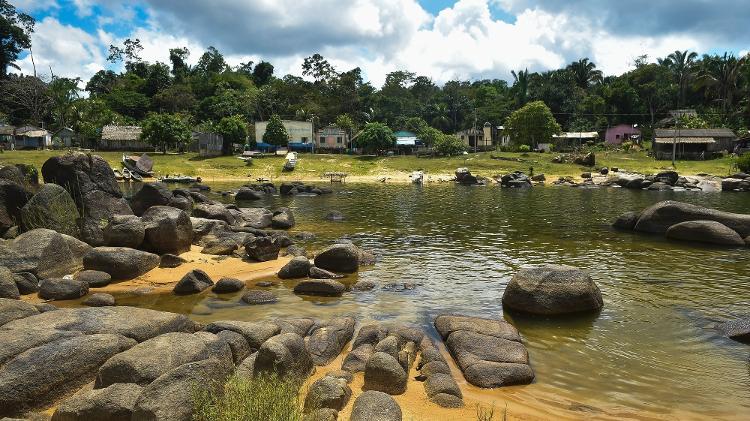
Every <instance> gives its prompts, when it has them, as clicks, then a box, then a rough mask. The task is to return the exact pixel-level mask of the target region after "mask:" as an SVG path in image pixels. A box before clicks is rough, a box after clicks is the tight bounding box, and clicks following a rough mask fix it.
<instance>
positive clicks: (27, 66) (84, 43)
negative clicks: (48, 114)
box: [18, 17, 105, 80]
mask: <svg viewBox="0 0 750 421" xmlns="http://www.w3.org/2000/svg"><path fill="white" fill-rule="evenodd" d="M32 45H33V48H34V61H35V63H36V69H37V73H38V74H45V75H49V73H50V67H52V71H53V72H54V74H55V76H64V77H77V76H80V77H81V78H83V79H84V80H88V78H90V77H91V76H92V75H93V74H94V73H96V72H97V71H99V70H101V69H103V68H104V64H105V57H104V54H103V51H102V42H101V40H100V39H99V38H97V37H96V36H94V35H91V34H89V33H87V32H86V31H84V30H82V29H80V28H75V27H73V26H70V25H63V24H61V23H60V22H59V21H58V20H57V19H55V18H52V17H46V18H44V19H43V20H42V21H40V22H37V25H36V29H35V31H34V33H33V34H32ZM18 65H19V66H20V67H21V71H22V72H23V73H25V74H33V73H34V68H33V66H32V62H31V56H26V57H25V58H24V59H22V60H19V62H18Z"/></svg>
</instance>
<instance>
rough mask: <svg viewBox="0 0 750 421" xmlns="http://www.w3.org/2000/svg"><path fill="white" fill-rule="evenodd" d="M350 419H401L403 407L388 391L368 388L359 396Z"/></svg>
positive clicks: (380, 420) (359, 420)
mask: <svg viewBox="0 0 750 421" xmlns="http://www.w3.org/2000/svg"><path fill="white" fill-rule="evenodd" d="M349 420H350V421H401V407H400V406H398V403H396V401H395V400H394V399H393V398H392V397H391V396H390V395H389V394H387V393H383V392H379V391H376V390H368V391H366V392H364V393H362V394H361V395H359V396H358V397H357V399H356V400H355V401H354V406H353V407H352V415H351V418H349Z"/></svg>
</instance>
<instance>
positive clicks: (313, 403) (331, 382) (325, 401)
mask: <svg viewBox="0 0 750 421" xmlns="http://www.w3.org/2000/svg"><path fill="white" fill-rule="evenodd" d="M351 397H352V390H351V389H350V388H349V385H348V384H347V383H346V380H344V379H339V378H336V377H331V376H323V377H321V378H320V379H318V380H316V381H315V382H313V384H311V385H310V387H309V388H308V390H307V396H306V397H305V404H304V412H312V411H313V410H316V409H320V408H330V409H335V410H337V411H341V410H342V409H344V407H345V406H346V404H347V403H348V402H349V399H350V398H351Z"/></svg>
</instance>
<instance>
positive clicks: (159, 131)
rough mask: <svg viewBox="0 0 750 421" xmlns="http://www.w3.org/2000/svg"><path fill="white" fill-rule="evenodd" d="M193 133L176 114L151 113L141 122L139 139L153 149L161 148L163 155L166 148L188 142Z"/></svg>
mask: <svg viewBox="0 0 750 421" xmlns="http://www.w3.org/2000/svg"><path fill="white" fill-rule="evenodd" d="M192 136H193V133H192V131H191V130H190V126H188V125H187V123H185V121H184V120H183V119H182V118H181V117H180V116H179V115H177V114H167V113H163V114H157V113H152V114H149V115H148V117H146V120H144V122H143V131H142V132H141V139H142V140H143V141H144V142H147V143H149V144H151V145H154V146H155V147H161V148H162V152H163V153H167V149H168V148H170V147H171V148H174V147H179V146H182V145H185V144H187V143H189V142H190V140H191V139H192Z"/></svg>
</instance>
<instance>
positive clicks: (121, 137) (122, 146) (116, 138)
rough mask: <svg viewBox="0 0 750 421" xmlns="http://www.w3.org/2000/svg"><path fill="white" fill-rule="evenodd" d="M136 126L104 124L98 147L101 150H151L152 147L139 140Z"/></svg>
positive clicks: (139, 129) (139, 132) (138, 130)
mask: <svg viewBox="0 0 750 421" xmlns="http://www.w3.org/2000/svg"><path fill="white" fill-rule="evenodd" d="M141 131H142V130H141V128H140V127H138V126H114V125H111V126H104V127H102V138H101V141H100V142H99V148H98V149H100V150H103V151H137V152H141V151H153V150H154V147H153V146H152V145H149V144H148V143H146V142H144V141H142V140H141Z"/></svg>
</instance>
